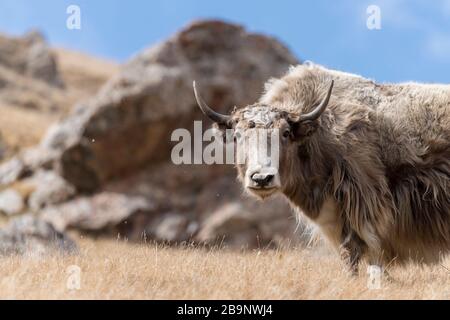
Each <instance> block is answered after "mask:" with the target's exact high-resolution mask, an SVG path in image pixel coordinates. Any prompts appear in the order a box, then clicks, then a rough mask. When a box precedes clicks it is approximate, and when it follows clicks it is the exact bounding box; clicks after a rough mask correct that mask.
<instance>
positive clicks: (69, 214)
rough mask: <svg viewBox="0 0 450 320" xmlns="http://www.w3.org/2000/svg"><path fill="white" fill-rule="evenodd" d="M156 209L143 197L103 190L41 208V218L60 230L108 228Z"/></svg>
mask: <svg viewBox="0 0 450 320" xmlns="http://www.w3.org/2000/svg"><path fill="white" fill-rule="evenodd" d="M152 209H154V206H153V205H152V203H151V202H150V201H149V200H148V199H146V198H143V197H139V196H127V195H125V194H119V193H113V192H100V193H98V194H95V195H93V196H90V197H87V196H81V197H78V198H76V199H73V200H70V201H68V202H65V203H63V204H61V205H55V206H50V207H48V208H45V209H43V210H42V211H41V215H40V216H41V218H42V219H43V220H45V221H47V222H49V223H51V224H52V225H54V226H55V228H56V229H57V230H60V231H63V230H67V229H77V230H81V231H102V230H103V231H105V230H107V229H109V228H112V227H115V226H117V225H119V224H120V223H122V222H124V221H125V224H126V220H127V219H128V218H132V217H133V215H134V214H137V213H140V212H149V211H151V210H152Z"/></svg>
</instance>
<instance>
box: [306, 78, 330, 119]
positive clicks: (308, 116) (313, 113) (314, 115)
mask: <svg viewBox="0 0 450 320" xmlns="http://www.w3.org/2000/svg"><path fill="white" fill-rule="evenodd" d="M333 85H334V80H331V84H330V88H329V89H328V93H327V96H326V97H325V98H324V99H323V100H322V102H321V103H320V104H319V105H318V106H317V107H316V108H314V110H313V111H311V112H309V113H306V114H302V115H301V116H300V119H299V120H300V121H306V120H311V121H312V120H316V119H317V118H319V117H320V115H321V114H322V112H324V111H325V109H326V108H327V105H328V102H329V101H330V97H331V91H333Z"/></svg>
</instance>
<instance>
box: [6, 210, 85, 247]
mask: <svg viewBox="0 0 450 320" xmlns="http://www.w3.org/2000/svg"><path fill="white" fill-rule="evenodd" d="M76 251H77V245H76V243H75V242H73V241H72V240H71V239H70V238H69V237H68V236H67V235H65V234H63V233H61V232H58V231H56V230H55V229H54V228H53V227H52V226H51V225H50V224H49V223H47V222H44V221H42V220H40V219H37V218H35V217H33V216H30V215H25V216H22V217H19V218H16V219H14V220H12V221H11V222H10V223H9V224H8V225H7V226H6V227H5V228H3V229H1V230H0V254H1V255H11V254H16V255H17V254H18V255H31V256H40V255H42V254H49V253H53V252H60V253H69V254H70V253H75V252H76Z"/></svg>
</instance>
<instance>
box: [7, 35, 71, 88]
mask: <svg viewBox="0 0 450 320" xmlns="http://www.w3.org/2000/svg"><path fill="white" fill-rule="evenodd" d="M0 65H1V66H4V67H6V68H8V69H11V70H13V71H14V72H17V73H19V74H21V75H25V76H31V77H33V78H35V79H39V80H42V81H44V82H46V83H48V84H50V85H52V86H57V87H62V86H63V81H62V80H61V76H60V74H59V72H58V68H57V63H56V58H55V56H54V55H53V53H52V52H51V50H50V48H49V47H48V45H47V43H46V41H45V38H44V36H43V35H42V34H41V33H40V32H38V31H32V32H29V33H28V34H26V35H25V36H24V37H19V38H13V37H6V36H4V35H0Z"/></svg>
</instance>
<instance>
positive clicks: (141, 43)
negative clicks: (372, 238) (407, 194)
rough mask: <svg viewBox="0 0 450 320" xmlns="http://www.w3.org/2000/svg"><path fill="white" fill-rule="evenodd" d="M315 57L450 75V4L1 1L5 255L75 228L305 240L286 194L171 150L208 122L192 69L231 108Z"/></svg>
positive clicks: (0, 198) (409, 74) (142, 237)
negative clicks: (177, 158)
mask: <svg viewBox="0 0 450 320" xmlns="http://www.w3.org/2000/svg"><path fill="white" fill-rule="evenodd" d="M305 61H312V62H314V63H318V64H322V65H324V66H326V67H329V68H333V69H338V70H342V71H346V72H351V73H356V74H359V75H361V76H363V77H367V78H371V79H374V80H375V81H377V82H399V81H417V82H437V83H449V82H450V1H449V0H436V1H433V2H430V1H402V0H392V1H387V0H386V1H375V0H374V1H350V0H345V1H339V2H333V1H315V2H312V1H308V2H306V1H304V2H299V1H283V0H282V1H277V2H274V1H234V0H230V1H226V2H225V1H224V2H218V1H214V2H213V1H206V0H188V1H175V0H169V1H151V2H150V1H149V2H143V1H137V0H134V1H133V0H129V1H126V2H124V1H118V0H112V1H87V0H84V1H81V0H80V1H76V2H74V1H65V0H63V1H58V2H56V1H51V0H42V1H39V2H36V1H31V0H28V1H27V0H0V222H1V223H2V224H4V225H5V226H4V228H3V229H2V230H1V231H0V252H22V251H24V250H28V249H29V248H30V243H31V244H35V246H34V247H36V248H41V249H42V248H47V247H48V246H49V245H50V244H51V245H52V246H54V242H55V239H59V240H58V241H59V242H58V241H57V246H58V247H59V248H60V249H62V250H69V249H70V248H73V247H76V242H73V241H71V240H69V236H70V234H71V233H75V234H83V235H88V236H89V237H92V238H97V237H108V238H113V239H117V238H120V239H128V240H131V241H136V242H142V241H158V242H167V243H182V242H190V241H193V242H196V243H210V244H220V245H226V246H230V247H232V248H242V247H246V248H255V247H279V246H283V245H297V244H299V245H303V244H304V243H305V241H306V240H308V238H309V236H308V232H307V231H306V230H305V228H304V227H303V224H302V223H301V222H300V221H299V220H298V218H297V217H296V216H295V214H294V213H293V212H291V210H290V208H289V207H288V206H287V204H286V202H285V201H284V199H278V198H277V199H272V200H271V201H268V202H266V203H261V202H259V201H256V200H253V199H251V198H249V197H247V196H245V195H243V194H242V189H241V186H240V185H239V184H238V183H237V182H236V178H235V176H236V172H235V170H234V169H233V167H232V166H224V165H211V166H207V165H181V166H176V165H174V164H173V163H172V162H171V160H170V152H171V149H172V147H173V145H174V142H173V141H171V133H172V132H173V130H174V129H176V128H187V129H188V130H192V126H193V121H194V120H205V119H203V117H202V115H201V114H200V112H199V110H198V108H197V106H196V103H195V99H194V97H193V93H192V81H193V80H194V79H195V80H197V81H198V83H199V85H200V88H201V91H202V94H203V96H204V98H205V99H206V100H207V103H208V104H210V105H213V106H214V107H215V108H216V109H217V110H219V111H221V112H229V111H230V110H231V108H233V106H244V105H246V104H250V103H253V102H254V101H255V100H256V99H258V97H259V96H260V94H261V93H262V90H263V84H264V82H265V81H267V80H268V79H269V78H270V77H279V76H281V75H283V74H284V73H285V72H286V71H287V69H288V68H289V66H290V65H296V64H299V63H302V62H305ZM209 125H210V123H209V122H207V121H206V120H205V122H204V127H203V128H204V129H206V128H207V127H208V126H209ZM19 234H20V236H18V235H19ZM72 237H73V236H72ZM75 239H76V236H75ZM67 243H70V246H67V245H66V244H67ZM31 247H33V246H31Z"/></svg>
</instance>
